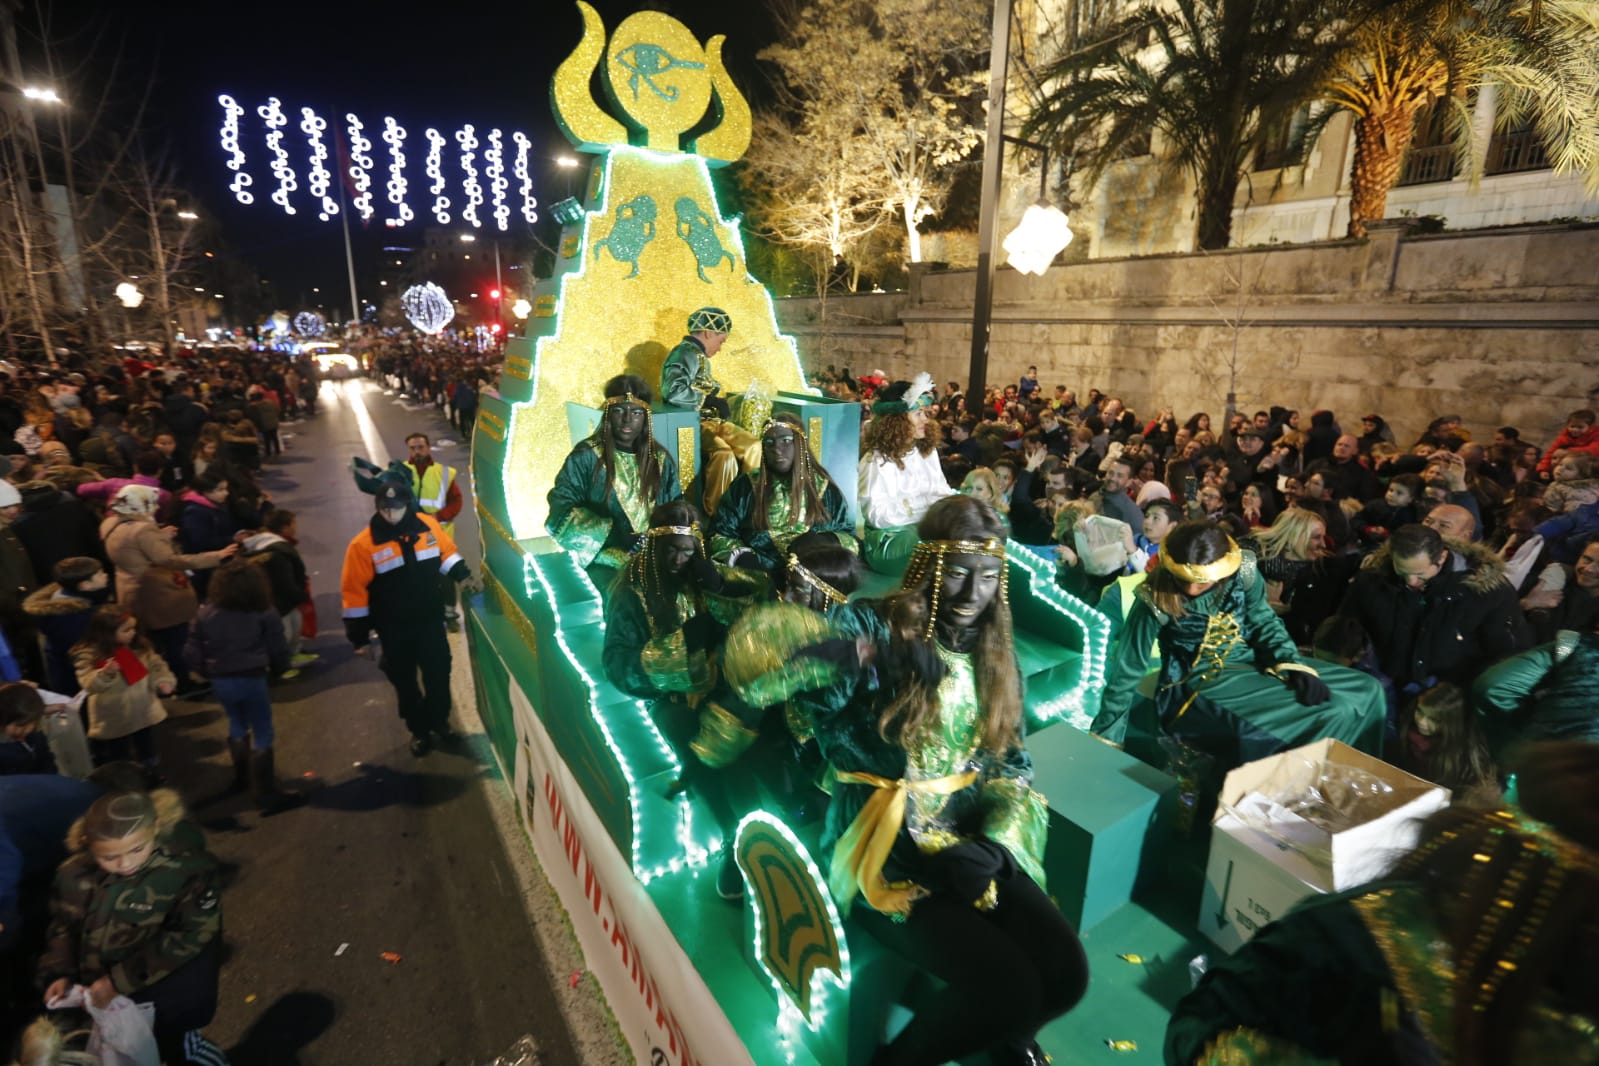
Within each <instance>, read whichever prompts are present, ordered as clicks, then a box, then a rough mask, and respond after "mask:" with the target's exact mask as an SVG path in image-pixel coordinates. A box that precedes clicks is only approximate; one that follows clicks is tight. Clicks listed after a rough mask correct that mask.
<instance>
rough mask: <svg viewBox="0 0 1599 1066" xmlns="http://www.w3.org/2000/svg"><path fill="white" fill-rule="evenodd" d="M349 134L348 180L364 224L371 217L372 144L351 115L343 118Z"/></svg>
mask: <svg viewBox="0 0 1599 1066" xmlns="http://www.w3.org/2000/svg"><path fill="white" fill-rule="evenodd" d="M344 121H345V124H346V129H347V131H348V132H349V134H350V180H351V181H352V182H354V184H355V199H354V201H353V203H354V205H355V209H356V210H357V211H359V212H360V213H361V220H362V221H363V222H364V221H366V220H367V219H369V218H371V217H372V167H373V166H374V164H373V162H372V156H371V155H370V154H368V153H370V152H371V151H372V142H371V141H369V140H367V138H366V135H365V134H364V133H363V132H362V131H363V130H365V129H366V127H365V126H363V125H362V124H361V120H360V119H358V118H356V117H355V116H354V115H353V114H347V115H345V116H344Z"/></svg>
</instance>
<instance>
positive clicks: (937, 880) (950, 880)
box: [917, 837, 1016, 903]
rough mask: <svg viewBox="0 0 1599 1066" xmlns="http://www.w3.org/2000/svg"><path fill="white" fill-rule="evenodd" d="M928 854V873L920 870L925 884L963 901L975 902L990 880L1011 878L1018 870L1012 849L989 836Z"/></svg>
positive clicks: (986, 889)
mask: <svg viewBox="0 0 1599 1066" xmlns="http://www.w3.org/2000/svg"><path fill="white" fill-rule="evenodd" d="M928 858H929V860H931V861H930V862H929V863H928V867H929V869H928V871H927V872H926V874H925V875H921V871H917V872H918V874H919V875H921V876H922V879H923V880H924V882H925V883H926V887H928V888H930V889H932V890H933V891H934V892H937V893H940V894H944V895H949V896H952V897H954V898H955V899H958V900H960V901H961V902H962V903H975V902H976V901H977V900H978V899H980V898H981V897H982V895H983V893H984V892H987V891H988V886H989V884H990V883H991V882H994V881H1008V880H1010V879H1011V877H1013V876H1014V875H1015V873H1016V860H1015V859H1013V858H1011V854H1010V852H1008V851H1006V850H1005V847H1004V845H1002V844H996V843H994V842H993V841H992V840H989V839H988V838H987V837H979V838H978V839H976V840H967V841H963V842H962V843H959V844H956V845H954V846H953V847H948V848H945V849H944V850H943V851H938V852H934V853H933V854H932V855H930V856H928Z"/></svg>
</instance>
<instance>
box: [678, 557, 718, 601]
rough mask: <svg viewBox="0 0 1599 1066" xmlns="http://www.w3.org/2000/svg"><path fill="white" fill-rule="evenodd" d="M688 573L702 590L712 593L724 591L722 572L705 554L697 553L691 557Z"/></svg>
mask: <svg viewBox="0 0 1599 1066" xmlns="http://www.w3.org/2000/svg"><path fill="white" fill-rule="evenodd" d="M687 573H688V576H689V577H691V578H692V579H693V580H694V584H696V585H698V586H699V587H700V591H702V592H712V593H715V592H721V591H722V585H723V578H722V572H721V571H720V570H718V569H717V568H716V564H715V563H713V562H711V561H710V560H709V559H707V558H705V556H703V555H696V556H694V558H692V559H690V560H689V563H688V569H687Z"/></svg>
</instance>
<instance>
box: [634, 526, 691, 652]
mask: <svg viewBox="0 0 1599 1066" xmlns="http://www.w3.org/2000/svg"><path fill="white" fill-rule="evenodd" d="M669 536H680V537H693V538H694V542H695V548H694V553H695V555H697V556H699V557H700V558H701V559H703V558H705V557H706V555H705V536H704V533H703V531H702V530H701V529H700V524H699V523H698V522H694V523H693V524H691V525H686V526H651V527H650V528H649V529H648V530H646V531H645V532H644V533H643V534H642V535H641V536H640V537H639V539H638V542H637V543H636V544H635V545H634V548H633V554H632V555H630V556H628V560H627V569H626V571H625V573H626V574H627V580H628V583H629V584H631V585H632V586H633V587H634V588H635V589H638V590H639V591H640V592H642V593H643V596H644V602H645V614H646V615H649V613H650V612H649V604H650V603H652V602H659V601H660V600H661V598H662V589H661V571H660V567H659V566H657V565H656V558H655V545H656V544H657V542H659V540H660V538H662V537H669ZM650 629H651V631H652V632H653V631H654V629H655V618H654V616H653V615H651V616H650Z"/></svg>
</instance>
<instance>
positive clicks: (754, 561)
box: [733, 551, 766, 573]
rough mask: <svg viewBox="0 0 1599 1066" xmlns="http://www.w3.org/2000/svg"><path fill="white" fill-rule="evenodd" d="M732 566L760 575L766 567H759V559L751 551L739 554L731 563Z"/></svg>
mask: <svg viewBox="0 0 1599 1066" xmlns="http://www.w3.org/2000/svg"><path fill="white" fill-rule="evenodd" d="M733 565H734V566H736V567H738V568H739V569H740V570H754V571H755V572H756V573H761V572H763V571H765V569H766V567H764V566H762V565H761V557H760V556H759V555H756V554H755V553H754V552H752V551H743V552H739V555H738V558H737V559H735V560H734V561H733Z"/></svg>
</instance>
